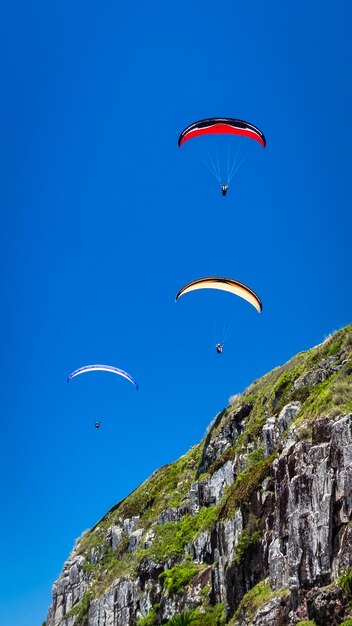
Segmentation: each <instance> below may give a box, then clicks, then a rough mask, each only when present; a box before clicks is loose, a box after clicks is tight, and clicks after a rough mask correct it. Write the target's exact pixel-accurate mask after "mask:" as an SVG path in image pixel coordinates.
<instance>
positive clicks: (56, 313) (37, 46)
mask: <svg viewBox="0 0 352 626" xmlns="http://www.w3.org/2000/svg"><path fill="white" fill-rule="evenodd" d="M351 12H352V10H351V6H350V3H348V2H347V0H346V1H344V2H343V1H338V2H336V3H335V5H334V9H333V10H331V3H328V2H325V1H322V2H320V3H319V11H316V10H315V7H314V6H313V5H311V6H309V3H306V2H303V0H298V1H297V2H295V3H294V4H291V5H289V6H288V5H287V4H285V3H282V2H279V1H278V0H274V1H273V2H269V3H263V2H260V1H259V0H254V1H253V2H251V3H243V2H241V3H239V2H235V1H233V0H232V1H229V0H224V1H223V2H222V3H221V8H220V7H219V3H213V2H199V1H197V0H194V1H193V2H191V3H190V2H187V3H186V2H180V1H179V0H178V1H177V2H176V1H174V0H170V1H169V2H164V1H161V0H155V2H152V3H144V2H134V3H121V2H116V1H112V0H105V1H103V2H99V3H98V2H92V1H91V0H85V1H84V2H83V1H82V0H80V1H75V2H72V1H70V2H68V1H67V0H60V1H53V0H49V1H48V0H46V2H44V1H41V2H39V1H38V0H34V1H33V2H31V3H27V2H23V1H22V2H20V1H18V0H13V1H12V2H11V3H2V5H1V7H0V53H1V55H0V58H1V74H0V76H1V87H2V97H1V99H0V136H1V141H0V146H1V148H0V159H1V172H2V175H1V184H0V202H1V203H0V208H1V224H2V228H1V232H0V238H1V245H0V260H1V263H0V265H1V277H2V289H1V293H2V296H3V303H2V307H1V325H0V332H1V344H2V351H1V361H0V366H1V380H2V383H3V384H2V386H1V387H2V388H1V404H2V411H1V414H2V438H1V451H0V464H1V471H2V476H3V483H2V498H1V504H2V508H1V517H0V536H1V537H2V539H3V545H2V550H1V571H0V583H1V585H0V590H1V591H0V614H1V616H2V617H1V619H2V622H1V623H2V624H4V626H5V625H6V626H7V625H10V624H16V626H38V624H39V625H40V624H41V622H42V621H43V620H44V619H45V617H46V612H47V608H48V606H49V604H50V600H51V594H50V587H51V585H52V583H53V582H54V580H55V579H56V577H57V576H58V574H59V573H60V571H61V568H62V565H63V561H64V560H65V559H66V557H67V556H68V554H69V552H70V550H71V548H72V546H73V543H74V540H75V538H77V537H78V536H80V535H81V533H82V532H83V531H84V530H85V529H86V528H88V527H90V526H92V525H93V524H94V523H95V522H96V521H97V520H98V519H99V518H100V517H101V516H102V515H103V514H104V513H105V512H106V511H107V509H108V508H110V507H111V506H112V505H113V504H115V503H116V502H117V501H118V500H119V499H121V498H122V497H124V496H125V495H127V494H128V493H129V492H130V491H131V490H132V489H133V488H134V487H136V486H137V485H138V484H139V483H140V482H142V481H143V480H144V479H145V478H147V477H148V476H149V475H150V473H151V472H152V471H153V470H154V469H156V468H157V467H159V466H160V465H162V464H165V463H168V462H170V461H172V460H174V459H176V458H178V457H179V456H180V455H181V454H182V453H184V452H186V451H187V450H188V449H189V448H190V446H191V445H193V444H194V443H197V442H198V441H199V440H200V439H201V437H202V436H203V434H204V432H205V430H206V427H207V425H208V424H209V422H210V421H211V420H212V419H213V417H214V416H215V414H216V413H217V412H218V411H220V410H221V409H222V408H223V407H224V406H225V405H226V404H227V402H228V398H229V397H230V396H231V395H233V394H235V393H236V392H239V391H241V390H243V389H244V388H245V387H246V386H247V385H248V384H249V383H250V382H251V381H252V380H253V379H255V378H257V377H259V376H260V375H262V374H264V373H265V372H267V371H268V370H270V369H271V368H272V367H274V366H276V365H279V364H281V363H283V362H285V361H287V360H288V359H289V358H290V357H291V356H292V355H294V354H295V353H296V352H298V351H300V350H303V349H306V348H309V347H311V346H313V345H315V344H317V343H319V342H320V341H322V340H323V339H324V338H325V337H326V336H327V335H328V334H329V333H330V332H331V331H333V330H335V329H337V328H340V327H342V326H344V325H346V324H348V323H349V322H350V321H351V299H352V298H351V288H350V287H351V280H350V270H351V262H350V256H351V253H350V247H351V245H350V240H351V211H350V169H351V157H350V150H351V139H352V137H351V134H352V133H351V125H350V121H349V120H350V111H351V104H352V102H351V99H352V98H351V85H350V76H351V44H350V29H349V24H350V21H351V17H352V16H351ZM218 115H219V116H231V117H238V118H242V119H246V120H248V121H250V122H252V123H254V124H257V125H258V126H259V127H260V128H261V129H262V130H263V131H264V133H265V135H266V138H267V148H266V150H265V151H263V150H262V149H261V148H260V146H259V145H254V149H253V150H251V154H250V155H249V156H248V158H247V160H246V161H245V163H244V164H243V166H242V167H241V168H240V170H239V172H238V175H237V176H236V177H235V178H234V180H233V185H232V186H231V188H230V191H229V193H228V196H227V197H226V198H222V197H221V194H220V191H219V187H218V185H217V183H216V181H215V180H214V179H213V178H212V177H211V175H210V173H209V172H208V170H207V169H206V168H205V167H204V165H203V164H202V163H201V161H199V159H197V158H196V156H194V158H193V155H192V152H191V150H188V146H187V145H185V146H184V147H183V148H182V149H181V150H179V149H178V147H177V139H178V135H179V133H180V131H181V130H182V129H183V128H184V127H185V126H187V125H188V124H190V123H191V122H193V121H195V120H198V119H201V118H203V117H209V116H218ZM199 141H201V140H199ZM210 274H215V275H216V274H219V275H225V276H232V277H233V278H236V279H238V280H240V281H243V282H245V283H247V284H248V285H250V286H251V287H252V288H253V289H254V290H255V291H257V293H258V294H259V295H260V297H261V299H262V301H263V313H262V315H260V316H259V315H258V314H257V313H256V311H255V310H254V309H252V308H251V307H250V306H249V305H248V304H247V303H245V302H242V301H239V300H238V299H235V298H231V296H229V295H228V294H220V295H219V294H218V295H219V297H216V295H215V294H211V293H208V294H205V293H203V294H199V297H198V296H197V295H196V294H190V295H187V296H184V298H183V299H181V300H180V301H179V302H177V304H175V301H174V298H175V294H176V293H177V291H178V290H179V288H180V287H181V286H182V285H184V284H185V283H186V282H188V281H190V280H192V279H194V278H198V277H200V276H206V275H210ZM232 316H234V317H235V322H234V326H233V330H232V334H231V336H230V337H229V339H228V341H227V342H226V345H225V350H224V353H223V354H222V355H221V357H218V355H216V353H215V350H214V342H215V336H214V333H213V331H212V324H213V323H215V324H220V320H223V319H226V318H228V319H230V318H232ZM221 323H222V321H221ZM94 362H102V363H104V362H106V363H110V364H113V365H116V366H117V367H121V368H123V369H126V370H128V371H130V372H131V373H132V374H133V376H135V378H136V379H137V380H138V383H139V387H140V388H139V391H138V392H136V391H135V390H134V389H133V387H132V385H130V384H129V383H128V382H127V381H125V380H123V379H117V377H114V376H112V375H111V376H110V375H107V376H104V375H103V374H96V375H94V374H90V375H86V377H83V376H82V377H79V378H77V379H76V380H74V381H72V383H71V384H70V385H67V384H66V376H67V375H68V374H69V373H70V372H71V371H72V370H74V369H75V368H78V367H80V366H82V365H85V364H89V363H94ZM95 419H102V428H101V429H100V430H99V431H95V430H94V427H93V425H92V424H93V422H94V420H95Z"/></svg>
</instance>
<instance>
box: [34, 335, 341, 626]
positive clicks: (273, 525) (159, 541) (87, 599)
mask: <svg viewBox="0 0 352 626" xmlns="http://www.w3.org/2000/svg"><path fill="white" fill-rule="evenodd" d="M351 479H352V326H349V327H347V328H345V329H343V330H341V331H338V332H337V333H335V334H334V335H332V336H331V337H329V338H328V339H327V340H326V341H324V343H322V344H321V345H319V346H316V347H314V348H312V349H311V350H309V351H306V352H302V353H300V354H298V355H297V356H295V357H294V358H293V359H291V360H290V361H289V362H288V363H286V364H285V365H283V366H281V367H277V368H276V369H274V370H273V371H271V372H270V373H268V374H267V375H265V376H263V377H262V378H260V379H258V380H256V381H255V382H254V383H252V384H251V385H250V387H248V389H246V390H245V391H244V392H243V393H242V394H239V395H237V396H235V397H233V398H232V399H231V402H230V404H229V406H228V407H226V408H225V409H224V410H222V411H221V412H220V413H219V414H218V416H217V417H216V419H215V421H214V422H213V424H212V426H211V428H210V430H209V432H208V434H207V436H206V437H205V439H204V440H203V441H202V442H201V443H200V444H199V445H197V446H195V447H193V448H192V449H191V450H190V451H189V452H188V453H187V454H185V455H184V456H182V457H181V458H180V459H179V460H178V461H176V462H174V463H172V464H170V465H166V466H164V467H161V468H160V469H158V470H157V471H156V472H154V474H152V476H151V477H150V478H149V479H148V480H146V481H145V482H144V483H143V484H142V485H140V486H139V487H138V488H137V489H136V490H135V491H133V492H132V493H131V494H130V495H129V496H128V497H127V498H126V499H124V500H123V501H121V502H119V503H118V504H117V505H116V506H114V507H113V508H112V509H111V510H110V511H109V512H108V513H107V514H106V515H105V516H104V517H103V518H102V519H101V520H100V521H99V522H98V523H97V524H96V525H95V526H94V528H92V529H91V530H90V531H87V532H86V533H85V534H84V536H83V537H81V538H80V540H79V541H78V542H77V545H76V546H75V548H74V550H73V552H72V554H71V555H70V557H69V559H68V560H67V561H66V563H65V565H64V568H63V571H62V574H61V576H60V578H59V579H58V581H57V582H56V583H55V584H54V586H53V602H52V607H51V608H50V609H49V613H48V617H47V621H46V626H58V625H59V624H60V625H61V626H156V625H159V624H168V623H171V622H170V620H172V618H175V616H177V615H179V614H181V613H182V612H185V613H184V618H185V621H184V622H183V623H184V624H186V623H188V621H187V619H186V618H187V615H188V612H190V611H192V612H193V621H192V622H189V623H192V624H194V625H195V626H207V625H209V626H215V625H221V624H229V625H232V626H235V625H239V626H245V625H250V624H255V625H256V626H260V625H262V626H264V625H265V626H269V625H273V626H275V625H285V624H297V623H300V622H301V623H302V624H303V623H304V622H303V620H312V622H309V624H312V625H313V624H314V623H315V624H316V625H317V626H335V625H338V624H341V623H342V622H343V621H344V620H347V619H348V617H349V614H350V613H349V611H350V610H351V609H350V607H349V605H348V601H349V599H350V598H351V594H352V525H351V520H352V480H351ZM350 572H351V573H350ZM174 621H175V620H174ZM180 623H181V622H180ZM306 623H307V622H306ZM351 624H352V621H351Z"/></svg>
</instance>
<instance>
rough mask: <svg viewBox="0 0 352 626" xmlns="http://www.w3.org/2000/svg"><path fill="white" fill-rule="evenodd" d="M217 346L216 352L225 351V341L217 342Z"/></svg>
mask: <svg viewBox="0 0 352 626" xmlns="http://www.w3.org/2000/svg"><path fill="white" fill-rule="evenodd" d="M215 348H216V352H217V353H218V354H221V353H222V351H223V349H224V344H223V343H217V344H216V346H215Z"/></svg>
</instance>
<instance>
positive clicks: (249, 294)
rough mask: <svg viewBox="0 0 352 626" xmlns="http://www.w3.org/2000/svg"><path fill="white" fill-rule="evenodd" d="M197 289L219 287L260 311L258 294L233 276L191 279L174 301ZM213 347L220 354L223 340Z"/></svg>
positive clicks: (260, 305)
mask: <svg viewBox="0 0 352 626" xmlns="http://www.w3.org/2000/svg"><path fill="white" fill-rule="evenodd" d="M199 289H219V290H221V291H228V292H229V293H231V294H233V295H236V296H239V297H240V298H243V299H244V300H246V301H247V302H249V304H251V305H252V306H253V307H254V308H255V309H256V310H257V311H258V313H261V311H262V308H263V307H262V303H261V300H260V298H259V296H258V295H257V294H256V293H255V291H253V290H252V289H250V287H247V285H245V284H244V283H241V282H239V281H238V280H234V279H233V278H225V277H222V276H208V277H206V278H198V279H197V280H192V281H191V282H190V283H187V285H184V287H182V288H181V289H180V290H179V292H178V293H177V295H176V301H177V300H178V299H179V298H180V297H181V296H183V295H184V294H185V293H189V292H191V291H197V290H199ZM215 348H216V352H217V353H218V354H222V352H223V349H224V341H221V342H217V343H216V344H215Z"/></svg>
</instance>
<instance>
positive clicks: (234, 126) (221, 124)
mask: <svg viewBox="0 0 352 626" xmlns="http://www.w3.org/2000/svg"><path fill="white" fill-rule="evenodd" d="M223 134H227V135H242V136H243V137H249V138H250V139H255V140H256V141H258V142H259V143H260V144H261V145H262V146H263V148H265V146H266V139H265V136H264V133H262V131H261V130H260V129H259V128H257V127H256V126H254V125H253V124H249V122H245V121H244V120H237V119H234V118H232V117H210V118H208V119H205V120H199V121H198V122H194V123H193V124H190V126H187V128H185V129H184V130H183V131H182V133H181V135H180V137H179V140H178V145H179V147H181V146H182V144H184V143H185V141H188V139H192V138H193V137H199V136H200V135H223Z"/></svg>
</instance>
